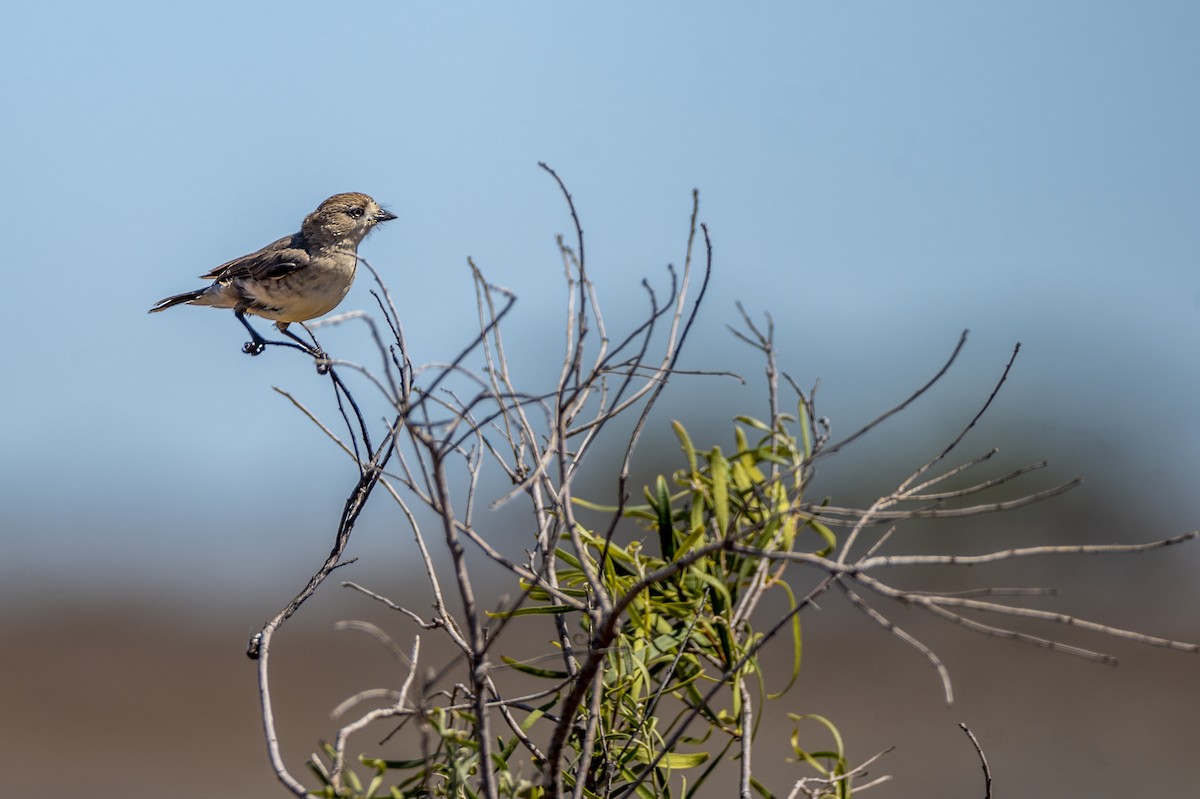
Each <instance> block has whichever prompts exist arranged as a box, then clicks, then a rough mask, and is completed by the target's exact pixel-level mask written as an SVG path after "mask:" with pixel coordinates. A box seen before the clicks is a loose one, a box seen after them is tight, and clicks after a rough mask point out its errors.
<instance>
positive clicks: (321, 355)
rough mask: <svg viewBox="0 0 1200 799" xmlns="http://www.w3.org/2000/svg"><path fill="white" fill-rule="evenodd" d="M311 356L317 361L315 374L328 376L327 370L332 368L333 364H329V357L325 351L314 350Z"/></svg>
mask: <svg viewBox="0 0 1200 799" xmlns="http://www.w3.org/2000/svg"><path fill="white" fill-rule="evenodd" d="M312 355H313V358H315V359H316V360H317V374H319V375H327V374H329V369H330V367H332V366H333V364H331V363H330V362H329V355H328V354H327V353H326V352H325V350H316V351H314V352H313V354H312Z"/></svg>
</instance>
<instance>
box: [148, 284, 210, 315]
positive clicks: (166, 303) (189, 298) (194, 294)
mask: <svg viewBox="0 0 1200 799" xmlns="http://www.w3.org/2000/svg"><path fill="white" fill-rule="evenodd" d="M204 292H205V289H197V290H196V291H189V292H186V293H184V294H176V295H175V296H174V297H167V298H166V299H162V300H159V301H158V302H156V303H154V307H153V308H151V309H150V310H149V311H147V312H146V313H158V312H159V311H165V310H167V309H168V308H170V307H171V306H173V305H182V304H183V303H185V302H194V301H195V300H198V299H200V296H201V295H202V294H204Z"/></svg>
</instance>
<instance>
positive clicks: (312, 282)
mask: <svg viewBox="0 0 1200 799" xmlns="http://www.w3.org/2000/svg"><path fill="white" fill-rule="evenodd" d="M393 219H396V215H395V214H393V213H391V212H390V211H385V210H384V209H383V208H382V207H380V205H379V203H377V202H375V200H374V199H372V198H371V197H370V196H368V195H366V194H360V193H358V192H349V193H346V194H335V195H333V196H332V197H330V198H329V199H327V200H325V201H324V202H323V203H321V204H320V205H319V206H317V210H315V211H313V212H312V213H311V214H309V215H308V216H306V217H305V218H304V222H303V224H301V225H300V232H298V233H293V234H292V235H290V236H284V237H283V238H281V239H279V240H278V241H275V242H272V243H271V244H268V245H267V246H266V247H263V248H262V249H261V250H258V251H256V252H252V253H250V254H249V255H243V256H242V257H240V258H234V259H233V260H232V261H228V262H226V263H223V264H221V265H220V266H218V267H217V268H215V269H213V270H212V271H210V272H208V273H207V274H204V275H201V276H200V279H201V280H211V281H213V282H212V283H211V284H210V285H208V286H206V287H204V288H202V289H196V290H195V291H187V292H184V293H183V294H175V295H173V296H170V297H164V298H163V299H161V300H159V301H158V302H156V303H155V304H154V307H152V308H151V309H150V310H149V313H158V312H159V311H165V310H166V309H168V308H172V307H174V306H176V305H208V306H211V307H214V308H232V309H233V314H234V316H236V317H237V319H238V321H239V322H241V323H242V325H244V326H245V328H246V330H248V331H250V336H251V339H252V340H251V341H248V342H246V344H245V345H244V346H243V347H242V351H243V352H245V353H246V354H248V355H258V354H259V353H261V352H262V351H263V349H264V348H265V347H266V345H267V344H279V345H284V346H289V347H294V346H296V345H295V344H289V343H287V342H284V341H267V340H266V339H264V338H263V337H262V336H261V335H259V333H258V331H256V330H255V329H254V328H253V327H252V326H251V325H250V322H249V321H248V320H247V319H246V314H252V315H254V316H261V317H262V318H264V319H270V320H272V321H274V322H275V327H276V328H277V329H278V330H279V332H280V333H283V334H284V335H286V336H287V337H288V338H291V339H292V340H294V341H296V342H297V343H298V344H299V348H300V349H303V350H305V351H306V352H308V353H309V354H311V355H313V356H314V357H316V358H318V360H320V359H323V358H325V357H326V356H325V353H324V351H322V350H321V349H320V347H319V346H318V347H313V346H309V344H308V343H307V342H305V341H304V339H302V338H300V337H299V336H297V335H295V334H294V333H292V332H291V331H290V330H288V325H289V324H291V323H292V322H298V323H300V324H301V326H304V322H306V321H308V320H309V319H315V318H317V317H318V316H323V315H325V314H327V313H329V312H330V311H332V310H333V309H334V308H336V307H337V306H338V304H339V303H340V302H341V301H342V299H343V298H345V296H346V293H347V292H348V291H349V290H350V285H351V284H352V283H353V282H354V272H355V270H356V268H357V266H358V245H359V243H360V242H361V241H362V240H363V239H364V238H365V237H366V235H367V234H368V233H370V232H371V231H372V230H373V229H374V228H375V226H376V225H378V224H379V223H380V222H388V221H390V220H393ZM305 329H307V327H306V328H305ZM310 333H311V331H310ZM313 343H314V344H315V343H316V340H315V339H314V340H313ZM318 371H322V372H325V371H328V367H327V365H326V368H325V369H321V368H320V367H318Z"/></svg>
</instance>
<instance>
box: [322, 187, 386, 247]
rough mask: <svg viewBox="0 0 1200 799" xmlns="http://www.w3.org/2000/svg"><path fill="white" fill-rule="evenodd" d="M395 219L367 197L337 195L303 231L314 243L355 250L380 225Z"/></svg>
mask: <svg viewBox="0 0 1200 799" xmlns="http://www.w3.org/2000/svg"><path fill="white" fill-rule="evenodd" d="M395 218H396V215H395V214H393V213H391V212H390V211H385V210H383V209H382V208H380V207H379V203H377V202H375V201H374V200H373V199H371V198H370V197H369V196H367V195H366V194H359V193H358V192H350V193H348V194H335V195H333V196H332V197H330V198H329V199H328V200H326V201H325V202H323V203H321V204H320V205H319V206H318V207H317V210H315V211H313V212H312V213H311V214H309V215H308V216H307V217H306V218H305V219H304V225H303V227H302V228H301V231H302V232H303V233H304V236H305V238H307V239H308V240H309V241H310V242H312V243H313V244H317V245H331V246H339V247H350V248H354V247H357V246H358V243H359V242H360V241H362V240H363V237H364V236H366V235H367V234H368V233H370V232H371V229H372V228H374V227H375V226H376V225H378V224H379V223H380V222H387V221H388V220H391V219H395Z"/></svg>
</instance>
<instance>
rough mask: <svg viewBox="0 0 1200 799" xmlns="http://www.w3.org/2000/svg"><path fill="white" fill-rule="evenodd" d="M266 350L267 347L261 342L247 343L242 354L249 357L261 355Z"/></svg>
mask: <svg viewBox="0 0 1200 799" xmlns="http://www.w3.org/2000/svg"><path fill="white" fill-rule="evenodd" d="M266 348H267V346H266V345H265V344H263V343H262V342H261V341H247V342H246V343H245V344H243V345H242V352H244V353H246V354H247V355H261V354H262V351H263V350H265V349H266Z"/></svg>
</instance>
